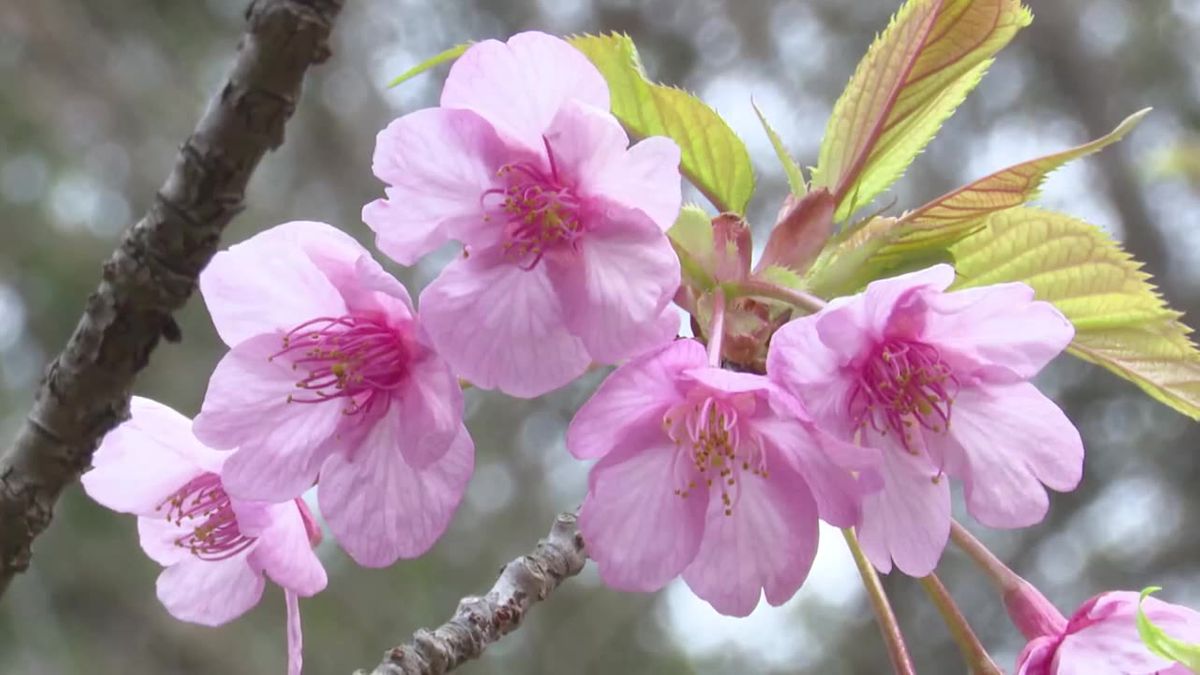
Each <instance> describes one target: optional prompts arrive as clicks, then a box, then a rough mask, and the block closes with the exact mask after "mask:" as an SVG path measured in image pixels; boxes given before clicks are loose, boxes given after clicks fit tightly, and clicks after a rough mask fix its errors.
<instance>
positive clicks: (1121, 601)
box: [1054, 593, 1197, 675]
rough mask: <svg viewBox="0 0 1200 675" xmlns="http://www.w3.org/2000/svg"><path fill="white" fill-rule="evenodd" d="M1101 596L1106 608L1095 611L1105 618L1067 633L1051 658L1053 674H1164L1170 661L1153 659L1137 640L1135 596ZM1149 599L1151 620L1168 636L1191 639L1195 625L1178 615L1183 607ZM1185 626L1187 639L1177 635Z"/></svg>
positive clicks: (1120, 594)
mask: <svg viewBox="0 0 1200 675" xmlns="http://www.w3.org/2000/svg"><path fill="white" fill-rule="evenodd" d="M1105 596H1106V597H1105V598H1102V600H1101V602H1104V603H1109V604H1110V606H1109V607H1099V608H1098V609H1101V610H1102V611H1105V612H1106V613H1107V616H1105V617H1104V618H1103V619H1101V620H1099V621H1094V622H1092V623H1090V624H1089V625H1086V626H1084V627H1083V628H1082V629H1081V630H1078V631H1074V632H1071V631H1069V632H1068V634H1067V636H1066V637H1065V638H1064V639H1063V641H1062V644H1060V645H1059V647H1058V652H1057V654H1056V655H1055V658H1054V667H1055V670H1054V672H1055V675H1155V674H1157V673H1160V672H1164V671H1167V669H1168V668H1169V667H1170V666H1171V664H1172V662H1171V661H1168V660H1166V659H1164V658H1161V657H1158V656H1155V655H1154V654H1153V653H1152V652H1151V651H1150V649H1149V648H1147V647H1146V645H1145V643H1143V642H1142V640H1141V638H1139V637H1138V633H1137V623H1136V619H1135V616H1136V612H1137V594H1136V593H1106V594H1105ZM1150 600H1154V598H1147V600H1146V609H1147V615H1149V617H1150V619H1151V621H1154V622H1155V623H1156V624H1159V626H1160V627H1161V628H1163V629H1164V630H1166V631H1167V632H1168V634H1170V635H1172V636H1176V635H1177V634H1178V637H1181V638H1186V637H1192V638H1193V639H1194V637H1195V636H1196V630H1195V629H1196V626H1197V624H1196V622H1195V621H1188V617H1186V616H1183V615H1181V613H1180V612H1179V611H1178V610H1180V609H1184V608H1172V606H1171V605H1168V604H1167V603H1163V602H1161V601H1156V602H1155V603H1154V604H1151V603H1150ZM1164 605H1165V607H1164ZM1173 610H1174V611H1173ZM1095 611H1096V609H1093V612H1095ZM1192 614H1194V613H1192ZM1160 622H1161V623H1160ZM1171 624H1175V625H1171ZM1189 625H1190V626H1191V631H1190V632H1191V634H1192V635H1191V636H1187V635H1185V634H1182V633H1181V632H1179V629H1181V628H1182V629H1183V631H1187V629H1188V626H1189ZM1172 628H1175V630H1172ZM1183 672H1187V671H1186V670H1184V671H1183Z"/></svg>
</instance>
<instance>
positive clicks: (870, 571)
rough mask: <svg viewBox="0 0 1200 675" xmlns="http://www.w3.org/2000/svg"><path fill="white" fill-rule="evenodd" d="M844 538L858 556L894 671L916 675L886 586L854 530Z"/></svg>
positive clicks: (855, 559)
mask: <svg viewBox="0 0 1200 675" xmlns="http://www.w3.org/2000/svg"><path fill="white" fill-rule="evenodd" d="M842 536H843V537H845V538H846V545H847V546H849V547H850V553H851V554H852V555H853V556H854V565H855V566H856V567H858V574H859V576H861V577H862V580H863V587H864V588H866V590H867V597H868V598H870V599H871V608H872V609H873V610H875V620H876V621H878V622H879V631H880V632H881V633H883V641H884V643H885V644H886V645H887V652H888V658H889V659H891V661H892V670H893V671H895V673H896V675H916V670H914V669H913V664H912V659H911V658H910V657H909V655H908V647H907V646H905V644H904V635H903V634H901V632H900V624H899V623H897V621H896V614H895V613H894V612H893V611H892V606H891V604H889V603H888V598H887V593H886V592H885V591H884V590H883V584H881V583H880V582H879V575H878V574H876V573H875V568H874V567H872V566H871V562H870V561H869V560H867V556H866V555H864V554H863V551H862V547H860V546H859V545H858V537H855V536H854V530H852V529H850V528H846V529H844V530H842Z"/></svg>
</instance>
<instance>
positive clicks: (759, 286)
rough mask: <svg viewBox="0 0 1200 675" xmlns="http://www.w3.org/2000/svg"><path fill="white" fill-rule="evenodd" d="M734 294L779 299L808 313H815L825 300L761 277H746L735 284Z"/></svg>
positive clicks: (820, 308) (822, 306)
mask: <svg viewBox="0 0 1200 675" xmlns="http://www.w3.org/2000/svg"><path fill="white" fill-rule="evenodd" d="M734 290H735V291H736V295H757V296H760V297H764V298H771V299H774V300H780V301H782V302H786V303H788V304H790V305H794V306H796V307H800V308H801V309H805V310H807V311H808V312H809V313H816V312H819V311H821V310H822V309H824V308H825V301H824V300H822V299H821V298H818V297H817V296H815V295H812V294H811V293H805V292H804V291H798V290H796V289H794V288H788V287H786V286H780V285H779V284H773V283H771V282H769V281H762V280H761V279H746V280H745V281H739V282H737V283H736V284H735V286H734Z"/></svg>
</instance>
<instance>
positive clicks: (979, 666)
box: [918, 574, 1004, 675]
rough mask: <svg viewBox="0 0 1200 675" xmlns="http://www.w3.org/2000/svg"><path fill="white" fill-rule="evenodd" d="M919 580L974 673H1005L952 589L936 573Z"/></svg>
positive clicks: (973, 674) (982, 674)
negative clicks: (957, 600)
mask: <svg viewBox="0 0 1200 675" xmlns="http://www.w3.org/2000/svg"><path fill="white" fill-rule="evenodd" d="M918 581H920V582H921V587H922V588H924V589H925V593H926V594H927V595H929V599H930V600H931V601H932V602H933V604H934V606H935V607H937V610H938V613H939V614H941V615H942V621H944V622H945V623H946V628H948V629H949V630H950V635H951V637H953V638H954V642H955V644H957V645H958V649H959V651H960V652H962V656H963V660H964V661H966V662H967V667H968V668H970V669H971V673H972V675H1004V671H1002V670H1000V667H999V666H997V665H996V662H995V661H993V660H992V657H991V655H990V654H988V652H987V649H985V648H984V646H983V643H981V642H980V641H979V636H977V635H975V631H973V630H971V624H970V623H969V622H968V621H967V617H965V616H963V613H962V611H961V610H959V608H958V605H957V604H955V602H954V598H953V597H951V595H950V591H948V590H946V586H945V585H944V584H942V580H941V579H938V577H937V575H936V574H930V575H929V576H927V577H924V578H922V579H919V580H918Z"/></svg>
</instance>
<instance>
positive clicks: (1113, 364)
mask: <svg viewBox="0 0 1200 675" xmlns="http://www.w3.org/2000/svg"><path fill="white" fill-rule="evenodd" d="M950 251H951V253H953V254H954V258H955V267H956V270H957V272H958V277H959V282H958V287H972V286H983V285H986V284H995V283H1000V282H1004V281H1022V282H1025V283H1027V284H1029V285H1030V286H1032V287H1033V289H1034V291H1036V293H1037V297H1038V298H1040V299H1042V300H1046V301H1049V302H1051V303H1053V304H1054V305H1055V306H1057V307H1058V308H1059V310H1061V311H1062V312H1063V314H1065V315H1066V316H1067V318H1068V319H1070V320H1071V323H1073V324H1075V331H1076V332H1075V339H1074V340H1073V341H1072V342H1071V346H1070V347H1069V348H1068V350H1069V351H1070V352H1071V353H1072V354H1074V355H1075V356H1078V357H1079V358H1081V359H1083V360H1085V361H1090V362H1092V363H1095V364H1097V365H1100V366H1103V367H1104V368H1107V369H1108V370H1110V371H1112V372H1114V373H1116V374H1117V375H1119V376H1121V377H1123V378H1125V379H1127V380H1129V381H1131V382H1133V383H1134V384H1136V385H1138V386H1139V387H1141V388H1142V390H1143V391H1145V392H1146V393H1147V394H1149V395H1150V396H1151V397H1153V398H1155V399H1157V400H1158V401H1161V402H1162V403H1165V404H1167V405H1169V406H1171V407H1172V408H1174V409H1176V410H1178V411H1179V412H1181V413H1183V414H1184V415H1187V416H1189V417H1191V418H1193V419H1200V351H1197V349H1196V345H1194V344H1193V343H1192V341H1191V339H1190V338H1189V333H1190V332H1191V329H1190V328H1188V327H1187V326H1185V325H1184V324H1182V323H1180V321H1179V317H1180V316H1181V314H1180V313H1179V312H1176V311H1175V310H1172V309H1171V308H1169V307H1167V305H1166V303H1165V302H1164V301H1163V299H1162V297H1161V296H1160V295H1159V293H1158V291H1157V290H1156V289H1155V288H1154V286H1153V285H1152V284H1151V283H1150V277H1149V275H1148V274H1146V273H1145V272H1143V271H1142V270H1141V267H1142V265H1141V263H1139V262H1137V261H1136V260H1134V259H1133V258H1132V257H1131V256H1130V255H1129V254H1128V253H1126V252H1125V251H1124V250H1122V249H1121V247H1120V246H1119V245H1118V244H1117V243H1116V242H1115V241H1113V240H1112V239H1110V238H1109V237H1108V236H1107V235H1106V234H1104V232H1102V231H1101V230H1100V229H1099V228H1097V227H1095V226H1093V225H1091V224H1089V223H1086V222H1084V221H1082V220H1079V219H1077V218H1073V217H1071V216H1068V215H1065V214H1061V213H1054V212H1050V211H1042V210H1040V209H1033V208H1025V207H1017V208H1012V209H1007V210H1005V211H1000V212H997V213H994V214H992V215H991V216H989V217H988V218H987V220H986V222H985V225H984V227H983V229H981V230H980V231H979V232H977V233H975V234H973V235H971V236H969V237H967V238H965V239H963V240H962V241H960V242H958V243H957V244H955V245H954V246H952V247H951V248H950Z"/></svg>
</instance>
